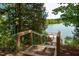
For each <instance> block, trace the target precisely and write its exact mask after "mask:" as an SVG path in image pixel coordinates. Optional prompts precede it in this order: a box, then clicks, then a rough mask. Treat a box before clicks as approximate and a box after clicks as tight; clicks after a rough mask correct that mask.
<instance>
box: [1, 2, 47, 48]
mask: <svg viewBox="0 0 79 59" xmlns="http://www.w3.org/2000/svg"><path fill="white" fill-rule="evenodd" d="M43 5H44V4H43V3H23V4H21V3H17V4H16V3H15V4H7V3H5V4H4V3H1V4H0V18H1V19H0V46H2V47H5V48H7V47H8V46H9V48H12V47H13V48H14V47H15V45H16V40H15V38H16V37H15V36H16V34H17V33H18V32H20V31H26V30H28V29H31V30H34V31H36V32H39V33H43V31H44V30H45V28H46V25H45V20H46V16H47V14H46V12H45V7H44V6H43ZM24 37H25V38H24V39H22V43H25V39H26V40H27V38H26V36H24ZM37 39H40V38H39V37H38V38H37ZM23 40H24V41H23Z"/></svg>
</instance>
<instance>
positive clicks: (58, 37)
mask: <svg viewBox="0 0 79 59" xmlns="http://www.w3.org/2000/svg"><path fill="white" fill-rule="evenodd" d="M56 55H57V56H59V55H60V32H58V33H57V37H56Z"/></svg>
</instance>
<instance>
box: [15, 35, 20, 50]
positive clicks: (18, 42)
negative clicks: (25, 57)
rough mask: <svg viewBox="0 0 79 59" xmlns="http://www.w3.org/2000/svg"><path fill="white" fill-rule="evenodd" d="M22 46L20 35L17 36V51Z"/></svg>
mask: <svg viewBox="0 0 79 59" xmlns="http://www.w3.org/2000/svg"><path fill="white" fill-rule="evenodd" d="M19 48H20V36H19V35H17V36H16V51H17V52H18V51H19Z"/></svg>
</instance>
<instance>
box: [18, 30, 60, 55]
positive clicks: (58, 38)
mask: <svg viewBox="0 0 79 59" xmlns="http://www.w3.org/2000/svg"><path fill="white" fill-rule="evenodd" d="M33 33H34V34H36V35H38V36H41V37H43V36H45V37H47V38H48V36H46V35H45V34H39V33H37V32H35V31H32V30H28V31H23V32H19V33H17V35H16V50H17V51H19V50H20V38H21V37H22V36H23V35H26V34H29V36H30V39H29V44H30V45H31V43H32V39H33V37H32V36H33ZM49 40H50V39H49V38H48V41H49ZM41 41H42V40H41ZM55 51H56V52H55V54H56V55H60V32H58V33H57V35H56V50H55Z"/></svg>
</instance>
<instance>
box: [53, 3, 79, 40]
mask: <svg viewBox="0 0 79 59" xmlns="http://www.w3.org/2000/svg"><path fill="white" fill-rule="evenodd" d="M52 11H53V13H54V14H58V12H61V13H62V14H61V19H62V20H63V21H64V23H65V25H71V23H72V24H73V25H74V26H75V32H74V39H79V4H74V3H68V4H67V6H60V7H58V8H56V9H54V10H52Z"/></svg>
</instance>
